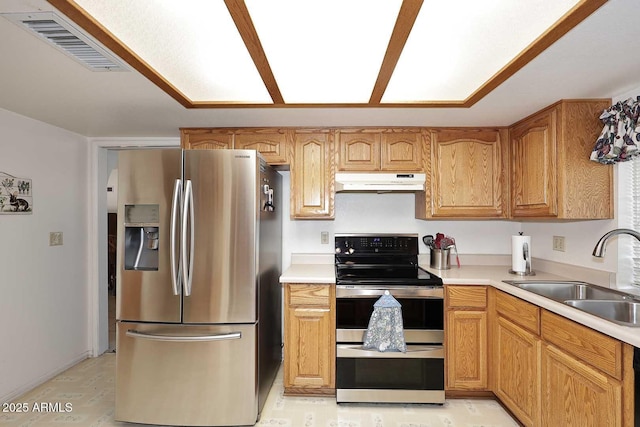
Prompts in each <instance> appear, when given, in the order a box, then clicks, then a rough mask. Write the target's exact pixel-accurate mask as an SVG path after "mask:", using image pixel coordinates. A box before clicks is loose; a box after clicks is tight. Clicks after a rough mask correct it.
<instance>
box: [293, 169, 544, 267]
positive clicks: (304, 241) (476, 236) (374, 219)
mask: <svg viewBox="0 0 640 427" xmlns="http://www.w3.org/2000/svg"><path fill="white" fill-rule="evenodd" d="M280 173H281V174H282V177H283V180H282V185H283V187H284V194H283V196H282V197H283V199H284V203H283V208H284V212H285V215H284V223H283V226H282V232H283V242H284V244H283V246H284V247H283V254H282V262H283V269H285V268H287V267H288V266H289V264H290V261H291V254H292V253H327V254H333V250H334V247H333V237H334V234H335V233H418V234H419V236H420V238H422V236H424V235H426V234H432V235H434V236H435V234H436V233H444V234H447V235H450V236H452V237H454V238H455V240H456V245H457V247H458V251H459V253H460V254H491V255H493V254H505V255H506V254H510V253H511V236H512V235H514V234H517V233H518V232H519V231H520V229H521V224H520V223H519V222H515V221H501V220H487V221H443V220H428V221H425V220H419V219H416V218H415V195H414V194H411V193H387V194H376V193H337V194H336V200H335V220H291V219H290V217H289V214H288V212H289V194H290V192H289V183H290V176H289V172H286V171H283V172H280ZM322 231H327V232H329V244H321V243H320V233H321V232H322ZM420 253H429V251H428V249H427V247H426V246H425V245H424V244H423V243H422V241H420ZM534 256H536V254H535V253H534Z"/></svg>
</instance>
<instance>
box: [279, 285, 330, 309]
mask: <svg viewBox="0 0 640 427" xmlns="http://www.w3.org/2000/svg"><path fill="white" fill-rule="evenodd" d="M330 287H331V286H330V285H323V284H319V285H314V284H308V285H307V284H290V285H287V304H288V305H289V306H305V307H309V306H313V307H329V306H330V301H329V290H330Z"/></svg>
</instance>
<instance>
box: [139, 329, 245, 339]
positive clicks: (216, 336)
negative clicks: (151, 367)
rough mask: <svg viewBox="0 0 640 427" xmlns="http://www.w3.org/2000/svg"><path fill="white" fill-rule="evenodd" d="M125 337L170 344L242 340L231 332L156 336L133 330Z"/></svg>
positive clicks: (239, 335)
mask: <svg viewBox="0 0 640 427" xmlns="http://www.w3.org/2000/svg"><path fill="white" fill-rule="evenodd" d="M127 336H128V337H131V338H141V339H145V340H153V341H172V342H202V341H225V340H238V339H240V338H242V333H241V332H231V333H228V334H214V335H189V336H181V335H156V334H148V333H145V332H139V331H136V330H135V329H129V330H128V331H127Z"/></svg>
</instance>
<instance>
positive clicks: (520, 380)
mask: <svg viewBox="0 0 640 427" xmlns="http://www.w3.org/2000/svg"><path fill="white" fill-rule="evenodd" d="M494 294H495V312H493V313H491V316H493V317H492V318H491V319H490V324H492V325H493V329H494V330H493V331H492V346H491V352H490V358H491V360H492V363H491V366H492V368H493V369H492V371H491V372H492V378H491V380H492V381H491V384H492V388H493V392H494V394H495V395H496V397H497V398H498V399H500V401H501V402H502V403H503V405H504V406H505V407H506V408H508V409H509V410H510V411H511V412H512V414H513V415H515V416H516V417H517V418H518V420H519V421H520V423H522V424H523V425H525V426H548V427H557V426H563V427H565V426H575V427H577V426H580V427H583V426H593V427H600V426H607V427H609V426H611V427H615V426H623V427H632V426H633V425H634V420H633V413H634V408H633V405H634V404H633V402H634V393H635V390H634V381H633V378H634V372H633V346H631V345H629V344H624V343H621V342H620V341H618V340H616V339H614V338H612V337H610V336H607V335H605V334H602V333H600V332H597V331H595V330H593V329H591V328H589V327H586V326H583V325H581V324H578V323H576V322H573V321H571V320H569V319H567V318H565V317H562V316H559V315H557V314H554V313H551V312H549V311H547V310H545V309H540V308H539V307H537V306H535V305H534V304H531V303H528V302H526V301H523V300H521V299H519V298H516V297H514V296H511V295H509V294H507V293H504V292H501V291H497V290H495V291H494Z"/></svg>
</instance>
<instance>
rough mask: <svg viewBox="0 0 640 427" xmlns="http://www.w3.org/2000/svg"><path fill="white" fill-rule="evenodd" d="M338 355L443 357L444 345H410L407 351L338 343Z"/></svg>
mask: <svg viewBox="0 0 640 427" xmlns="http://www.w3.org/2000/svg"><path fill="white" fill-rule="evenodd" d="M336 357H338V358H341V357H352V358H370V359H384V358H386V359H443V358H444V347H443V346H441V345H433V346H427V345H408V346H407V351H406V352H405V353H402V352H399V351H377V350H366V349H363V348H362V345H361V344H358V345H349V344H338V345H337V346H336Z"/></svg>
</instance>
